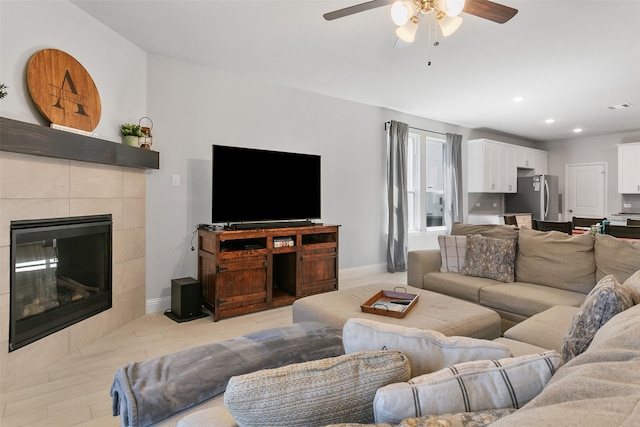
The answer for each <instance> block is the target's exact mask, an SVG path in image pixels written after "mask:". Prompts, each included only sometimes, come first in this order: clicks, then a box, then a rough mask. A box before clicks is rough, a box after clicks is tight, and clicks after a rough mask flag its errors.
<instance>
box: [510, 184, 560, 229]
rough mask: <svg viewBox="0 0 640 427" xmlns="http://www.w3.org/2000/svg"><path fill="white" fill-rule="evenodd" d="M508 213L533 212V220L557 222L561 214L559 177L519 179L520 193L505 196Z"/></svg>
mask: <svg viewBox="0 0 640 427" xmlns="http://www.w3.org/2000/svg"><path fill="white" fill-rule="evenodd" d="M504 199H505V212H506V213H527V212H531V214H532V219H537V220H540V221H557V220H558V214H559V213H560V197H559V194H558V177H557V176H554V175H534V176H522V177H518V192H517V193H509V194H505V195H504Z"/></svg>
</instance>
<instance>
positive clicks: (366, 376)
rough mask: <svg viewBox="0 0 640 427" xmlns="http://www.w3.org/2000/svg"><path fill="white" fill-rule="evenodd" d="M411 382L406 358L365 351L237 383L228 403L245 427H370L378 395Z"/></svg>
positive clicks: (227, 395) (233, 381)
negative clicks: (366, 426) (347, 426)
mask: <svg viewBox="0 0 640 427" xmlns="http://www.w3.org/2000/svg"><path fill="white" fill-rule="evenodd" d="M409 377H410V366H409V360H408V358H407V356H405V355H404V354H402V353H401V352H399V351H394V350H388V351H363V352H358V353H353V354H348V355H344V356H337V357H333V358H328V359H321V360H316V361H312V362H304V363H297V364H293V365H288V366H283V367H281V368H276V369H265V370H262V371H257V372H253V373H250V374H246V375H239V376H235V377H232V378H231V379H230V380H229V384H228V386H227V390H226V392H225V394H224V403H225V406H226V407H227V409H228V410H229V412H230V413H231V415H232V416H233V418H234V419H235V420H236V422H237V423H238V425H239V426H241V427H243V426H252V427H259V426H265V427H276V426H292V425H296V426H319V425H325V424H332V423H333V424H334V423H338V422H350V423H370V422H372V421H373V407H372V402H373V398H374V396H375V393H376V390H377V389H379V388H380V387H383V386H385V385H387V384H391V383H395V382H398V381H406V380H408V379H409ZM328 408H329V410H328Z"/></svg>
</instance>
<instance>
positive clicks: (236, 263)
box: [213, 254, 271, 321]
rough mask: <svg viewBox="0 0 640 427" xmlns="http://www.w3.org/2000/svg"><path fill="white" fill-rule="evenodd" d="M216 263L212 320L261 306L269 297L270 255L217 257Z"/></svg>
mask: <svg viewBox="0 0 640 427" xmlns="http://www.w3.org/2000/svg"><path fill="white" fill-rule="evenodd" d="M219 261H220V262H219V264H218V265H217V266H216V278H215V300H214V312H213V317H214V320H215V321H217V320H219V319H222V318H226V317H231V316H237V315H239V314H245V313H251V312H254V311H256V310H260V309H264V308H265V306H266V305H267V304H268V303H269V302H270V300H271V280H270V277H271V272H270V268H269V265H270V262H269V256H268V255H267V254H263V255H253V256H245V257H239V258H233V259H229V260H219Z"/></svg>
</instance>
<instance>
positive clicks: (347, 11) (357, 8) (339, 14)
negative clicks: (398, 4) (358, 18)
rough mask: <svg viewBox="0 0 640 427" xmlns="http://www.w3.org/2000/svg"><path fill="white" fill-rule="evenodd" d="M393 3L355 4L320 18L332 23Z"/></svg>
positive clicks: (380, 0) (381, 0)
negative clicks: (335, 20)
mask: <svg viewBox="0 0 640 427" xmlns="http://www.w3.org/2000/svg"><path fill="white" fill-rule="evenodd" d="M394 1H395V0H372V1H368V2H365V3H360V4H356V5H354V6H349V7H345V8H344V9H338V10H334V11H333V12H327V13H325V14H324V15H322V16H324V19H326V20H327V21H333V20H334V19H338V18H343V17H345V16H349V15H353V14H354V13H360V12H364V11H365V10H370V9H375V8H376V7H382V6H386V5H388V4H391V3H393V2H394Z"/></svg>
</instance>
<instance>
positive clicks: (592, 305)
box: [562, 275, 633, 362]
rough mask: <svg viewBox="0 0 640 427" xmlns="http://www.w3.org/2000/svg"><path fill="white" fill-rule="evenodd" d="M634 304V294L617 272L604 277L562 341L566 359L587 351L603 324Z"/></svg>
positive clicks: (589, 296)
mask: <svg viewBox="0 0 640 427" xmlns="http://www.w3.org/2000/svg"><path fill="white" fill-rule="evenodd" d="M632 305H633V301H632V300H631V296H630V295H629V293H628V292H627V290H626V289H625V288H624V287H622V285H620V282H618V280H617V279H616V277H615V276H614V275H609V276H605V277H603V278H602V280H600V281H599V282H598V284H597V285H596V286H595V287H594V288H593V290H592V291H591V292H590V293H589V295H588V296H587V298H586V299H585V301H584V303H583V304H582V305H581V306H580V309H579V310H578V312H577V313H576V314H575V316H574V317H573V320H572V323H571V326H570V327H569V331H568V332H567V335H566V336H565V337H564V339H563V340H562V358H563V359H564V361H565V362H567V361H569V360H571V359H573V358H574V357H575V356H577V355H579V354H581V353H582V352H584V351H585V350H586V349H587V348H588V347H589V344H591V340H593V336H594V335H595V333H596V332H597V331H598V329H599V328H600V327H601V326H602V325H604V324H605V323H607V322H608V321H609V319H611V318H612V317H613V316H615V315H616V314H618V313H620V312H622V311H624V310H626V309H627V308H629V307H631V306H632Z"/></svg>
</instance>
